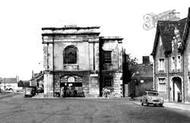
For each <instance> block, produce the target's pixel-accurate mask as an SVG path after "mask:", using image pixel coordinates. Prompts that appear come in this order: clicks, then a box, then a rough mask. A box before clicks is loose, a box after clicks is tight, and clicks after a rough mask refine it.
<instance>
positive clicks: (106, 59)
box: [103, 51, 111, 63]
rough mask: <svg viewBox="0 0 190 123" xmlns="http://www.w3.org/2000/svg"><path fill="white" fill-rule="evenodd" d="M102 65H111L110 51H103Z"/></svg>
mask: <svg viewBox="0 0 190 123" xmlns="http://www.w3.org/2000/svg"><path fill="white" fill-rule="evenodd" d="M103 53H104V55H103V56H104V57H103V59H104V63H111V51H104V52H103Z"/></svg>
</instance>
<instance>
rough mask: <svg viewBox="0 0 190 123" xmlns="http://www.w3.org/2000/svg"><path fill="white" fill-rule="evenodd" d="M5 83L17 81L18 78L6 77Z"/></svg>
mask: <svg viewBox="0 0 190 123" xmlns="http://www.w3.org/2000/svg"><path fill="white" fill-rule="evenodd" d="M3 83H17V78H4V79H3Z"/></svg>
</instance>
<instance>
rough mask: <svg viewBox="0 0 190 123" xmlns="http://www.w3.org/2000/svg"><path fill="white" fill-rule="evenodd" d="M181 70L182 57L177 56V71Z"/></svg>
mask: <svg viewBox="0 0 190 123" xmlns="http://www.w3.org/2000/svg"><path fill="white" fill-rule="evenodd" d="M180 70H181V56H177V71H180Z"/></svg>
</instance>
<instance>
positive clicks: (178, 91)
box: [172, 77, 182, 102]
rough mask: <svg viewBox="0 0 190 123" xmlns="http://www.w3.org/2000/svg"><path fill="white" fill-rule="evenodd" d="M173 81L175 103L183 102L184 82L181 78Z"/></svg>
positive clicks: (175, 78)
mask: <svg viewBox="0 0 190 123" xmlns="http://www.w3.org/2000/svg"><path fill="white" fill-rule="evenodd" d="M172 81H173V85H172V86H173V101H174V102H182V81H181V78H180V77H174V78H173V79H172Z"/></svg>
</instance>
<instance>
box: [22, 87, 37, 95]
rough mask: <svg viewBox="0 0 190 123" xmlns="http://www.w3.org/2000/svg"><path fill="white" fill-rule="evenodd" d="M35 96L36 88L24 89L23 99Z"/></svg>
mask: <svg viewBox="0 0 190 123" xmlns="http://www.w3.org/2000/svg"><path fill="white" fill-rule="evenodd" d="M35 95H36V87H26V88H25V94H24V96H25V97H32V96H35Z"/></svg>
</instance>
